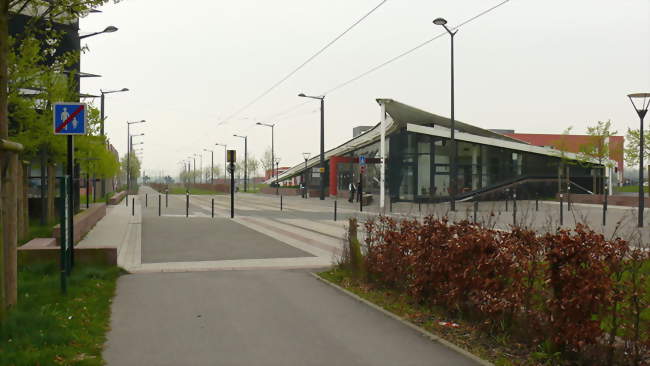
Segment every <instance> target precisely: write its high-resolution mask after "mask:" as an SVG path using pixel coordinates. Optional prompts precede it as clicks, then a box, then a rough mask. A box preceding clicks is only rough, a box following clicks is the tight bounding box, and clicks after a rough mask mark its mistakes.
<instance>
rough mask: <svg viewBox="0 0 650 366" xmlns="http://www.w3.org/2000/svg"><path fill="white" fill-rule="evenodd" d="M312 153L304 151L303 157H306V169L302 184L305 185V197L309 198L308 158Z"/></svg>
mask: <svg viewBox="0 0 650 366" xmlns="http://www.w3.org/2000/svg"><path fill="white" fill-rule="evenodd" d="M310 155H311V153H308V152H304V153H302V157H303V159H305V170H304V171H303V174H302V184H303V186H304V187H305V192H304V198H307V192H309V188H307V160H309V156H310Z"/></svg>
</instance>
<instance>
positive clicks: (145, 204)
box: [144, 193, 149, 207]
mask: <svg viewBox="0 0 650 366" xmlns="http://www.w3.org/2000/svg"><path fill="white" fill-rule="evenodd" d="M144 207H149V195H148V194H146V193H145V194H144Z"/></svg>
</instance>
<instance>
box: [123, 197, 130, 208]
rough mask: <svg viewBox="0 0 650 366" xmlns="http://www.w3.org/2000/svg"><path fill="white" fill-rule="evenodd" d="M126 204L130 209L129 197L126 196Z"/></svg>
mask: <svg viewBox="0 0 650 366" xmlns="http://www.w3.org/2000/svg"><path fill="white" fill-rule="evenodd" d="M124 202H126V207H129V195H128V194H127V195H126V199H125V200H124Z"/></svg>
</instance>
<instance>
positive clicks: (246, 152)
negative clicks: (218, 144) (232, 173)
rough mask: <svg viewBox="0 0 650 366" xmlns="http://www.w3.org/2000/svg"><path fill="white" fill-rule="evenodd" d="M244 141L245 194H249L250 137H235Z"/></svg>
mask: <svg viewBox="0 0 650 366" xmlns="http://www.w3.org/2000/svg"><path fill="white" fill-rule="evenodd" d="M233 136H234V137H240V138H243V139H244V192H248V165H247V163H248V136H240V135H233Z"/></svg>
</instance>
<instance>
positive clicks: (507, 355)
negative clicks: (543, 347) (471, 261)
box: [318, 268, 543, 366]
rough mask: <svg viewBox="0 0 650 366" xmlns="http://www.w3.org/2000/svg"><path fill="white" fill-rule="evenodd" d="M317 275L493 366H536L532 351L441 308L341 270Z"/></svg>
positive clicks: (504, 335)
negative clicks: (372, 283)
mask: <svg viewBox="0 0 650 366" xmlns="http://www.w3.org/2000/svg"><path fill="white" fill-rule="evenodd" d="M318 275H319V276H320V277H321V278H323V279H325V280H327V281H330V282H332V283H335V284H337V285H339V286H341V287H342V288H344V289H346V290H348V291H350V292H352V293H354V294H356V295H357V296H359V297H361V298H363V299H365V300H368V301H370V302H372V303H373V304H375V305H377V306H380V307H382V308H384V309H386V310H388V311H390V312H391V313H393V314H395V315H397V316H399V317H401V318H402V319H405V320H406V321H408V322H410V323H413V324H415V325H417V326H419V327H421V328H424V329H426V330H427V331H429V332H431V333H433V334H435V335H438V336H439V337H441V338H444V339H445V340H447V341H449V342H451V343H454V344H456V345H457V346H459V347H461V348H464V349H465V350H467V351H469V352H471V353H473V354H474V355H477V356H478V357H480V358H483V359H485V360H488V361H490V362H492V363H494V364H495V365H496V366H513V365H524V364H536V363H535V361H534V360H531V357H529V354H530V352H531V350H529V349H526V347H525V346H524V345H522V344H519V343H517V342H514V341H511V340H510V338H509V337H508V336H507V335H506V334H495V335H486V334H485V333H484V332H481V331H480V330H479V329H478V328H477V327H476V325H474V324H472V323H471V322H468V321H463V319H460V318H457V317H451V316H450V315H449V314H448V313H447V312H446V311H444V310H443V309H441V308H437V307H433V306H425V305H422V304H418V303H417V302H415V301H414V300H413V299H411V298H409V297H408V296H406V295H404V294H402V293H400V292H398V291H395V290H391V289H386V288H379V287H375V286H372V285H369V284H367V283H362V282H359V281H357V280H355V279H354V277H353V276H352V274H351V273H350V272H349V271H347V270H344V269H340V268H335V269H332V270H329V271H325V272H321V273H318ZM441 323H442V324H441ZM540 356H543V355H540Z"/></svg>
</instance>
